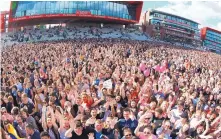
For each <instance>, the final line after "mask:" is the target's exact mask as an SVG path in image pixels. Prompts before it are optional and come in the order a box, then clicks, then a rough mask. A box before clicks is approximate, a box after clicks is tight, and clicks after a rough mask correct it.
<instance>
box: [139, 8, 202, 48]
mask: <svg viewBox="0 0 221 139" xmlns="http://www.w3.org/2000/svg"><path fill="white" fill-rule="evenodd" d="M198 25H199V23H197V22H195V21H192V20H189V19H186V18H184V17H181V16H177V15H173V14H169V13H166V12H162V11H157V10H148V11H146V12H145V14H144V22H143V28H144V30H145V32H146V33H147V34H149V35H150V36H151V37H153V38H158V39H160V40H164V41H168V42H179V43H182V44H190V45H194V46H200V45H201V39H200V30H199V28H198Z"/></svg>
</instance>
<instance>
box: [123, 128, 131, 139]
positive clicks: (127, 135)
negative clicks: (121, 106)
mask: <svg viewBox="0 0 221 139" xmlns="http://www.w3.org/2000/svg"><path fill="white" fill-rule="evenodd" d="M123 133H124V136H123V137H122V138H121V139H133V134H132V132H131V129H130V128H128V127H125V128H124V129H123Z"/></svg>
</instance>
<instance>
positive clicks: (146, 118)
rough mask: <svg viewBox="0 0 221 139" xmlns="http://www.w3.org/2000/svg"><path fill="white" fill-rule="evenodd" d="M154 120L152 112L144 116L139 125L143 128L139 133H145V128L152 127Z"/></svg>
mask: <svg viewBox="0 0 221 139" xmlns="http://www.w3.org/2000/svg"><path fill="white" fill-rule="evenodd" d="M152 119H153V114H152V113H151V112H146V113H145V114H144V115H142V116H141V117H140V119H139V121H138V122H139V124H141V125H142V126H141V128H140V130H139V131H143V130H144V127H145V126H148V125H151V122H152Z"/></svg>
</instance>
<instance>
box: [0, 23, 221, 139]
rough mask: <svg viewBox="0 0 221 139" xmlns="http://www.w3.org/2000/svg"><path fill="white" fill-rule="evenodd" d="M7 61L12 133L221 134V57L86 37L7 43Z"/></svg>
mask: <svg viewBox="0 0 221 139" xmlns="http://www.w3.org/2000/svg"><path fill="white" fill-rule="evenodd" d="M61 29H63V28H61V27H59V28H54V30H55V32H56V33H58V34H60V33H59V31H60V30H61ZM71 30H73V31H79V30H78V28H73V29H71ZM36 31H37V32H38V30H36ZM63 31H64V30H63ZM97 31H98V32H100V36H102V31H100V29H98V30H97ZM97 31H95V32H97ZM49 32H50V33H51V34H53V33H52V32H53V31H52V30H51V29H50V30H49ZM67 32H68V31H67ZM56 33H55V34H54V35H55V36H56ZM75 33H76V32H75ZM72 34H73V33H72ZM41 36H42V38H43V35H42V34H41V35H39V41H40V40H41ZM67 37H68V35H67ZM1 61H2V63H1V64H2V67H1V75H2V76H1V90H2V91H1V95H0V102H1V103H0V104H1V114H2V117H1V118H2V119H1V129H2V130H1V134H2V135H3V134H4V137H5V138H6V137H8V136H10V137H11V138H13V137H15V138H33V139H40V138H43V139H47V138H50V139H72V138H73V139H121V138H123V139H135V138H140V139H147V138H159V139H160V138H168V139H176V138H181V139H185V138H220V136H221V135H220V129H221V124H220V123H221V122H220V121H221V95H220V94H221V82H220V81H221V70H220V65H221V56H220V55H217V54H214V53H211V52H206V51H200V50H195V49H187V48H183V47H178V46H174V45H171V44H164V43H159V42H149V41H137V40H130V39H128V40H125V39H121V38H118V39H111V38H87V37H85V38H84V39H74V40H72V39H69V40H57V41H42V42H34V43H21V44H20V43H19V44H15V45H12V46H8V47H4V49H3V50H2V57H1ZM40 132H41V134H40Z"/></svg>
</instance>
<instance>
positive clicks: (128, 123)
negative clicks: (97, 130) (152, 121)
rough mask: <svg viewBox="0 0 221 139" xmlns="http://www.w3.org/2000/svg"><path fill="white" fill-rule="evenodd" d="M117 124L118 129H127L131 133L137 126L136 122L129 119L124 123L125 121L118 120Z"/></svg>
mask: <svg viewBox="0 0 221 139" xmlns="http://www.w3.org/2000/svg"><path fill="white" fill-rule="evenodd" d="M118 124H119V128H120V129H123V128H124V127H129V128H130V129H131V131H132V132H134V130H135V129H136V127H137V126H138V121H137V120H133V121H132V120H131V119H128V120H127V121H126V120H125V119H120V120H119V121H118Z"/></svg>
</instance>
